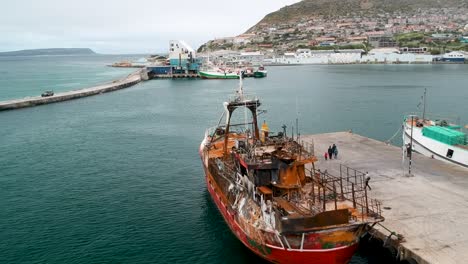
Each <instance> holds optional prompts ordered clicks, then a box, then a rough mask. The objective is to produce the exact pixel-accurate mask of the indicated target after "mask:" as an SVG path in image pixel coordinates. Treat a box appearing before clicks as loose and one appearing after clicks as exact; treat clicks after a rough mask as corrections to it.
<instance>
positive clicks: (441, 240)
mask: <svg viewBox="0 0 468 264" xmlns="http://www.w3.org/2000/svg"><path fill="white" fill-rule="evenodd" d="M301 140H303V141H304V142H307V143H309V144H313V145H314V150H315V154H316V155H317V157H318V159H319V161H318V162H317V163H316V164H315V165H316V168H319V169H321V170H322V171H323V170H327V171H328V172H329V173H331V174H335V175H340V164H344V165H347V166H349V167H351V168H353V169H357V170H359V171H361V172H368V176H369V177H371V180H370V181H369V185H370V187H371V188H372V190H371V191H369V193H370V195H372V196H373V197H374V198H377V199H380V201H382V203H383V204H382V207H383V208H384V210H383V212H382V214H383V216H384V217H385V222H383V223H382V225H383V226H384V227H385V228H384V227H382V226H380V225H376V226H375V231H376V235H377V236H379V237H381V238H386V237H388V236H389V235H390V232H389V231H388V230H390V231H392V232H396V233H397V234H401V235H403V237H404V240H403V241H402V242H401V243H399V247H400V250H401V253H400V256H401V257H402V258H408V257H412V258H414V259H415V260H416V261H418V263H420V264H423V263H431V264H432V263H438V264H449V263H464V262H465V261H466V259H468V251H467V250H466V249H467V248H468V221H467V220H466V219H467V218H468V206H467V203H468V170H467V169H465V168H462V167H460V166H457V165H452V164H448V163H445V162H443V161H439V160H435V159H430V158H427V157H425V156H422V155H419V154H414V155H413V165H412V176H409V175H408V164H407V161H405V162H403V160H402V150H401V148H399V147H396V146H392V145H388V144H385V143H383V142H380V141H377V140H373V139H370V138H366V137H363V136H359V135H356V134H353V133H349V132H338V133H328V134H318V135H307V136H301ZM332 144H336V145H337V147H338V150H339V154H338V159H336V160H328V161H325V160H324V157H323V154H324V153H325V152H326V150H327V148H328V146H330V145H332ZM342 173H343V172H342ZM387 229H388V230H387ZM392 238H395V237H394V236H393V237H392ZM393 242H395V241H393Z"/></svg>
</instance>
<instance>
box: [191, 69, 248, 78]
mask: <svg viewBox="0 0 468 264" xmlns="http://www.w3.org/2000/svg"><path fill="white" fill-rule="evenodd" d="M198 74H199V75H200V77H201V78H202V79H239V73H238V71H232V70H228V69H217V70H216V69H211V70H207V71H199V72H198Z"/></svg>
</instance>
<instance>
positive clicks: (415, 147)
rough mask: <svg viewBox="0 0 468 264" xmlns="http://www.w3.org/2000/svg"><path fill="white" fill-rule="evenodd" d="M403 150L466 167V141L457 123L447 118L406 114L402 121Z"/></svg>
mask: <svg viewBox="0 0 468 264" xmlns="http://www.w3.org/2000/svg"><path fill="white" fill-rule="evenodd" d="M403 128H404V131H403V143H404V147H405V150H406V151H407V152H409V151H416V152H418V153H420V154H423V155H425V156H427V157H431V158H434V159H438V160H443V161H446V162H450V163H452V164H457V165H460V166H463V167H466V168H468V142H467V136H466V133H465V132H464V131H463V128H462V127H461V126H459V125H456V124H454V123H451V122H450V121H448V120H447V119H435V120H431V119H428V118H425V117H421V116H419V115H408V116H406V117H405V119H404V122H403Z"/></svg>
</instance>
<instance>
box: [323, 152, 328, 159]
mask: <svg viewBox="0 0 468 264" xmlns="http://www.w3.org/2000/svg"><path fill="white" fill-rule="evenodd" d="M324 156H325V160H328V152H325V155H324Z"/></svg>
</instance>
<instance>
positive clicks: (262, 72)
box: [254, 66, 268, 78]
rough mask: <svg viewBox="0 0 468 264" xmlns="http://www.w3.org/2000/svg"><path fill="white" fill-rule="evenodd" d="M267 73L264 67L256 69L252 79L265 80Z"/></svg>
mask: <svg viewBox="0 0 468 264" xmlns="http://www.w3.org/2000/svg"><path fill="white" fill-rule="evenodd" d="M267 73H268V71H267V70H266V69H265V67H263V66H261V67H258V69H257V70H256V71H255V72H254V77H255V78H265V77H267Z"/></svg>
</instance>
